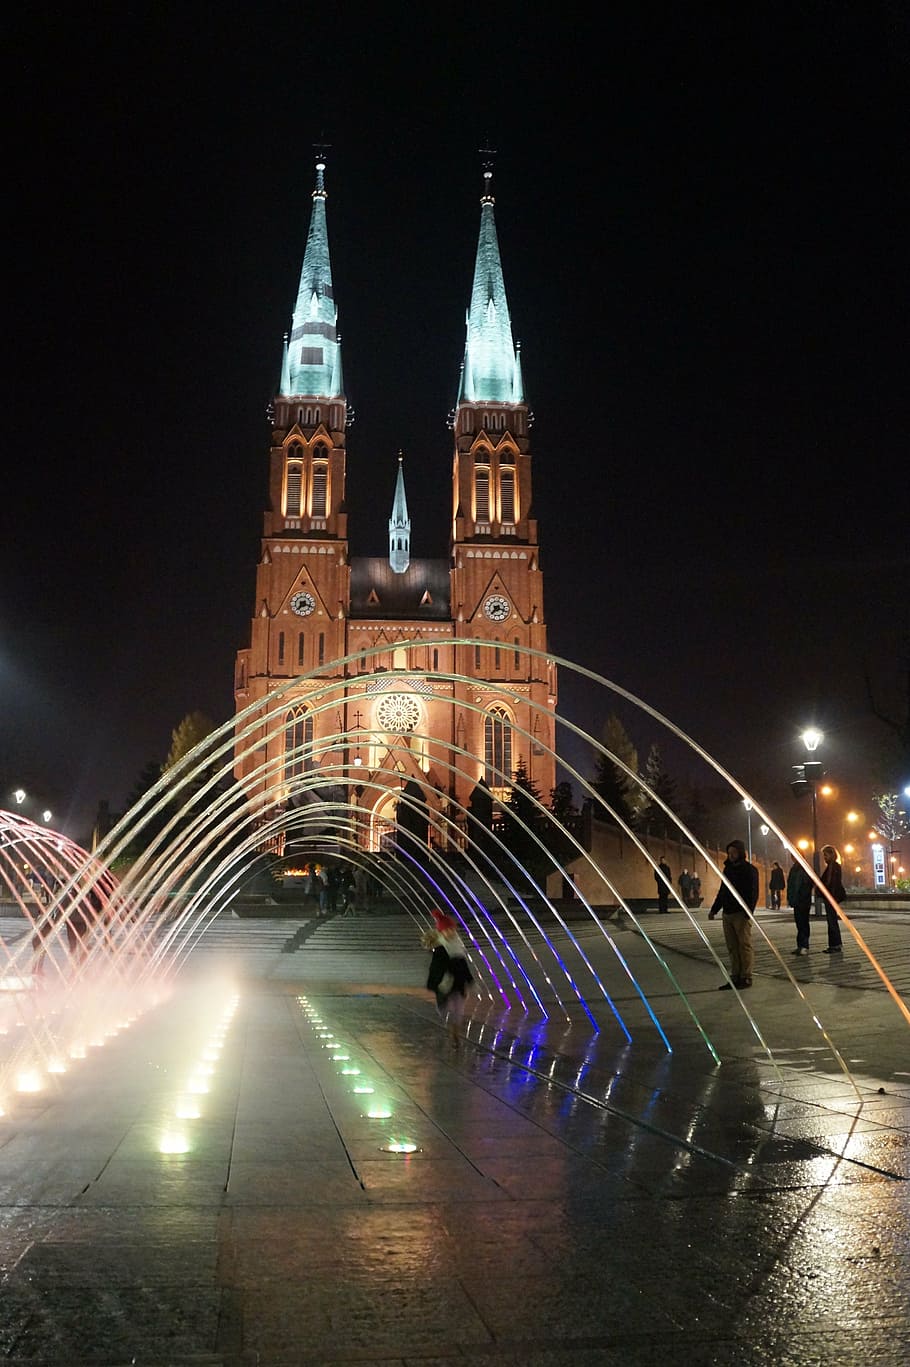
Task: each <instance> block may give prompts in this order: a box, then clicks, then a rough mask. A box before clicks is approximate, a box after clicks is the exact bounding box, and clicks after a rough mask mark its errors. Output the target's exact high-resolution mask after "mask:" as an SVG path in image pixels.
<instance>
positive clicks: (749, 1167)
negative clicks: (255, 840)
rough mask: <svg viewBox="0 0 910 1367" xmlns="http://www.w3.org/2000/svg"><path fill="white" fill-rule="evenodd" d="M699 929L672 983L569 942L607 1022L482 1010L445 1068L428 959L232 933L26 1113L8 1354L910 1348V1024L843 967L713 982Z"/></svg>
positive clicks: (14, 1210)
mask: <svg viewBox="0 0 910 1367" xmlns="http://www.w3.org/2000/svg"><path fill="white" fill-rule="evenodd" d="M660 919H661V921H663V919H664V918H660ZM671 919H672V918H671ZM656 920H657V918H653V920H652V921H651V922H649V924H648V929H649V930H650V929H651V928H652V927H653V926H654V925H655V923H656ZM265 933H266V931H265V928H264V930H263V934H265ZM783 933H784V932H782V934H783ZM890 933H891V932H890V930H887V929H886V928H884V927H883V928H881V929H877V928H876V927H875V926H874V925H873V924H871V923H870V924H869V925H868V926H867V927H866V928H865V929H864V934H865V935H866V936H867V938H868V940H869V943H870V945H871V946H872V947H873V948H874V947H875V943H876V938H878V939H880V941H881V944H882V946H885V945H886V941H888V936H889V935H890ZM679 934H680V932H679V931H678V930H677V927H676V926H675V925H668V926H666V927H661V935H662V942H661V945H660V946H659V948H660V952H661V954H662V955H664V956H665V957H666V961H667V964H668V967H669V968H670V969H671V971H672V979H671V978H669V977H668V976H667V974H666V973H665V972H664V971H663V969H662V968H661V967H660V965H659V963H658V960H657V959H655V957H654V955H653V954H652V953H651V951H650V950H649V949H648V946H647V945H646V943H645V942H644V941H643V939H642V937H641V936H639V935H636V934H635V933H634V932H632V931H631V930H629V929H628V928H623V929H619V928H617V929H616V930H615V931H611V935H613V936H614V938H615V942H616V945H615V946H614V947H611V946H610V945H609V944H608V943H607V942H606V941H605V939H604V937H603V936H602V935H601V934H599V933H598V934H597V936H596V937H587V938H586V937H581V940H580V943H581V944H582V946H583V948H584V951H585V955H586V957H587V958H588V960H589V961H590V962H591V964H592V966H593V967H594V969H595V970H596V972H597V974H598V976H599V978H600V980H601V982H602V984H603V987H604V989H605V995H603V996H601V997H600V998H599V999H596V1000H595V999H593V998H592V997H591V996H590V995H588V996H587V1001H588V1008H587V1009H588V1011H590V1012H591V1014H592V1015H593V1016H594V1018H595V1020H596V1022H597V1024H598V1025H599V1027H600V1029H599V1030H595V1029H594V1028H593V1027H592V1023H591V1020H590V1018H589V1016H588V1014H586V1011H585V1009H583V1008H582V1007H581V1006H580V1005H579V1004H578V1003H577V1002H575V1001H573V1000H571V994H568V998H569V999H568V1000H565V998H566V995H567V994H563V997H564V1006H563V1007H562V1008H559V1007H557V1006H555V1005H554V1004H553V1002H552V999H548V1004H549V1005H550V1007H551V1011H550V1015H549V1018H548V1019H546V1020H544V1019H542V1018H541V1015H540V1013H539V1011H537V1010H536V1009H535V1010H534V1011H529V1012H527V1013H525V1012H524V1011H522V1010H520V1009H518V1007H517V1006H514V1005H513V1006H512V1007H511V1009H506V1008H505V1007H504V1006H503V1000H502V997H501V996H499V995H497V994H496V993H495V992H488V991H486V989H485V990H484V992H483V993H482V994H481V995H479V996H478V998H477V999H476V1000H475V1002H474V1003H473V1007H472V1011H471V1018H470V1021H469V1023H468V1026H467V1038H466V1039H465V1041H464V1042H463V1043H462V1045H461V1047H460V1048H459V1049H458V1050H455V1049H453V1048H452V1046H451V1044H450V1043H449V1042H448V1040H447V1038H446V1036H445V1034H444V1032H443V1030H442V1029H441V1026H440V1023H439V1021H438V1019H437V1018H436V1015H435V1012H434V1009H433V1006H432V1003H431V1002H430V1001H429V999H428V997H427V994H426V993H424V992H423V991H421V990H420V987H419V983H420V975H421V971H422V969H423V967H424V966H425V957H422V956H421V955H420V954H416V953H415V954H412V955H409V954H400V953H399V954H394V953H389V954H382V953H380V952H373V953H372V954H371V955H369V956H366V955H363V954H361V955H360V957H359V959H358V957H357V953H356V950H354V949H352V951H351V959H350V962H349V963H348V966H347V970H346V972H345V973H343V974H340V973H335V972H334V971H333V970H332V963H334V964H335V965H336V968H337V964H338V962H339V960H338V958H337V956H335V955H330V954H327V953H325V952H324V953H322V954H309V955H308V954H306V953H300V954H295V955H281V954H280V952H278V951H276V952H275V953H274V954H272V955H271V956H269V955H265V954H263V953H262V952H261V949H260V952H259V953H258V954H257V953H256V952H255V944H254V941H255V936H252V935H251V933H250V931H249V927H244V930H243V933H242V936H241V932H240V931H238V932H237V936H238V940H240V939H241V938H242V942H243V954H241V955H240V956H239V957H238V955H237V954H235V955H233V956H229V955H227V954H226V953H225V957H224V959H223V961H220V960H219V957H218V956H217V955H211V956H209V957H208V958H205V957H202V958H200V960H199V962H198V965H194V964H193V963H192V962H191V964H190V966H189V968H188V969H187V971H186V972H185V973H184V974H183V975H182V976H181V977H180V978H179V979H178V981H177V984H176V987H175V989H174V991H173V993H172V995H170V996H169V997H168V998H167V999H166V1000H163V1001H162V1002H161V1003H160V1004H159V1005H158V1006H157V1007H156V1008H155V1009H154V1010H152V1011H150V1012H148V1013H147V1014H146V1015H144V1016H143V1017H141V1018H140V1019H139V1020H138V1021H136V1022H135V1023H134V1024H133V1025H131V1026H130V1028H129V1029H125V1030H123V1031H121V1032H119V1033H117V1034H116V1035H114V1036H113V1037H112V1038H110V1039H108V1040H107V1042H106V1043H105V1044H104V1045H103V1047H101V1046H100V1045H99V1046H98V1047H93V1048H90V1049H89V1050H88V1054H87V1057H86V1058H85V1059H83V1060H81V1061H74V1063H73V1066H72V1067H71V1068H70V1070H69V1071H68V1072H67V1073H66V1074H64V1075H63V1076H62V1077H60V1078H59V1080H58V1081H57V1084H56V1086H55V1088H54V1089H53V1090H48V1091H45V1092H41V1093H37V1094H32V1095H28V1094H26V1095H22V1094H17V1095H15V1096H14V1097H11V1098H9V1099H8V1100H7V1102H6V1103H5V1104H6V1109H7V1115H6V1116H5V1117H4V1118H3V1119H0V1296H2V1300H0V1305H2V1313H0V1358H2V1360H5V1361H10V1362H22V1363H32V1364H34V1363H60V1364H73V1365H75V1364H83V1363H85V1364H88V1363H93V1364H121V1363H122V1364H126V1363H131V1362H136V1363H145V1364H156V1365H157V1364H173V1367H182V1365H183V1364H202V1365H203V1367H209V1365H210V1364H224V1365H225V1367H229V1365H231V1364H234V1365H236V1367H241V1365H243V1367H246V1364H258V1363H262V1364H275V1367H289V1365H290V1364H297V1363H300V1364H329V1363H355V1362H356V1363H367V1364H375V1363H383V1364H410V1363H415V1364H416V1363H420V1364H424V1367H426V1364H434V1363H449V1364H451V1363H472V1364H475V1365H476V1367H480V1365H481V1364H491V1367H492V1364H515V1367H519V1365H522V1367H524V1365H525V1364H527V1367H569V1364H572V1367H576V1365H577V1367H589V1364H601V1363H603V1364H639V1363H641V1364H651V1363H654V1364H658V1363H661V1364H663V1363H665V1362H669V1361H674V1362H679V1363H685V1364H689V1363H691V1364H699V1365H700V1364H708V1363H717V1364H728V1363H729V1364H734V1363H736V1364H764V1363H783V1364H794V1365H798V1367H803V1364H823V1363H844V1364H847V1363H851V1364H865V1363H870V1364H872V1363H881V1364H898V1363H901V1364H902V1363H905V1362H907V1361H908V1360H910V1323H908V1305H910V1237H908V1236H910V1182H908V1179H910V1029H908V1027H907V1025H906V1023H905V1022H904V1020H903V1019H902V1017H901V1016H900V1014H899V1012H898V1010H897V1008H896V1006H895V1004H894V1002H893V1001H891V1000H890V999H888V998H887V996H886V994H885V992H884V991H883V990H875V988H874V985H866V986H853V987H851V986H850V985H849V983H845V982H843V981H841V979H842V977H843V974H844V972H845V970H844V968H843V966H842V965H838V966H836V967H834V968H832V969H831V970H830V973H829V976H828V978H826V977H825V972H826V968H825V966H824V965H823V964H822V963H821V962H820V961H819V963H818V964H815V963H813V965H812V966H811V970H810V969H807V968H806V967H805V961H802V960H801V961H799V971H800V974H802V975H803V978H804V980H803V981H802V982H801V984H800V986H801V990H802V992H803V995H802V996H800V995H799V994H798V993H797V991H796V990H795V988H794V986H793V985H792V984H791V983H790V982H789V981H788V980H787V979H786V978H785V977H784V976H782V975H780V974H779V972H778V966H777V964H776V962H775V961H774V960H773V958H770V957H769V959H768V962H767V964H765V963H764V961H763V962H762V964H761V965H760V966H759V968H760V971H757V973H756V984H755V987H754V988H753V989H752V990H751V992H749V993H748V994H746V993H744V994H743V996H742V1000H741V1001H740V1000H738V999H737V996H736V994H734V993H729V992H725V993H718V992H717V990H716V988H717V983H718V982H719V980H720V979H719V975H718V971H717V968H716V966H715V965H714V964H713V962H711V961H710V959H706V958H703V957H698V956H697V955H696V954H693V953H691V952H687V951H686V949H685V948H684V946H683V945H682V944H680V945H678V946H677V947H676V948H674V945H673V941H674V937H675V936H678V935H679ZM711 934H712V936H713V935H714V928H713V927H712V930H711ZM227 938H228V939H229V938H230V931H229V930H228V931H227ZM655 938H657V936H656V929H655ZM888 943H890V941H888ZM615 947H618V948H619V949H620V950H621V953H622V959H623V962H624V963H625V964H626V965H627V966H628V968H629V970H630V972H631V974H632V975H633V976H634V977H635V978H636V979H637V980H638V981H639V983H640V984H641V985H642V989H643V992H644V994H645V995H646V996H647V998H648V1002H649V1003H650V1007H649V1006H648V1005H646V1004H645V1002H644V1001H643V998H642V995H640V994H639V993H638V991H637V990H636V988H635V986H634V983H633V981H632V978H631V977H630V976H629V975H628V974H626V972H625V971H624V970H623V969H622V968H621V966H620V965H619V960H618V959H617V957H616V955H615V953H614V948H615ZM720 947H721V949H722V944H721V946H720ZM222 948H224V946H222ZM570 948H571V947H570ZM565 949H566V946H562V947H561V950H565ZM894 951H895V953H897V954H900V952H901V949H900V946H899V945H897V944H895V946H894ZM573 952H574V951H573ZM883 952H884V951H883ZM699 954H701V951H699ZM244 956H246V958H245V957H244ZM244 964H246V968H244ZM358 967H359V972H357V971H355V969H357V968H358ZM410 969H412V970H413V974H412V980H413V982H414V986H413V987H412V988H408V987H407V986H403V985H402V981H403V980H405V981H406V980H407V979H408V976H409V971H410ZM677 984H678V986H679V987H680V988H681V989H682V990H683V992H684V993H685V996H682V995H681V994H680V991H678V990H677ZM538 985H539V987H540V989H541V994H542V995H543V992H544V990H545V984H544V980H543V979H541V980H540V983H539V984H538ZM510 995H511V996H512V998H513V1000H514V993H512V994H510ZM592 1002H593V1004H592ZM746 1005H748V1008H749V1010H750V1012H751V1017H752V1018H751V1019H750V1018H749V1017H748V1016H747V1015H746V1014H745V1009H744V1008H745V1006H746ZM652 1012H653V1015H652ZM655 1018H656V1019H655ZM816 1019H817V1020H819V1021H820V1022H821V1024H822V1025H823V1026H824V1027H825V1031H826V1034H822V1033H821V1031H820V1030H819V1028H818V1026H817V1025H816V1024H815V1020H816ZM620 1020H621V1021H622V1024H620ZM626 1031H628V1033H629V1034H631V1036H632V1042H631V1043H629V1041H628V1039H627V1036H626ZM665 1041H668V1042H669V1043H670V1045H671V1047H672V1052H668V1049H667V1047H666V1042H665ZM345 1056H347V1057H345ZM717 1057H719V1058H720V1060H721V1062H720V1064H718V1062H717V1061H716V1059H717ZM206 1070H210V1071H206ZM354 1070H357V1071H354ZM368 1088H369V1089H371V1090H365V1089H368ZM194 1111H196V1112H198V1114H197V1115H195V1116H193V1114H192V1113H193V1112H194ZM181 1113H183V1114H181ZM410 1146H413V1147H414V1151H413V1152H406V1151H403V1150H406V1149H407V1148H409V1147H410Z"/></svg>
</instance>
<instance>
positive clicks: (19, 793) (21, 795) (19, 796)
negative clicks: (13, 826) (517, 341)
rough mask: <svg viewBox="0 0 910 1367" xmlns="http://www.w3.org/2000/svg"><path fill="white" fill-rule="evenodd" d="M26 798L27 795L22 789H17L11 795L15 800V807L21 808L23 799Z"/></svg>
mask: <svg viewBox="0 0 910 1367" xmlns="http://www.w3.org/2000/svg"><path fill="white" fill-rule="evenodd" d="M26 796H27V794H26V791H25V789H24V788H17V789H16V791H15V792H14V793H13V797H14V798H15V799H16V806H17V807H21V806H22V804H23V802H24V801H25V799H26Z"/></svg>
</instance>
